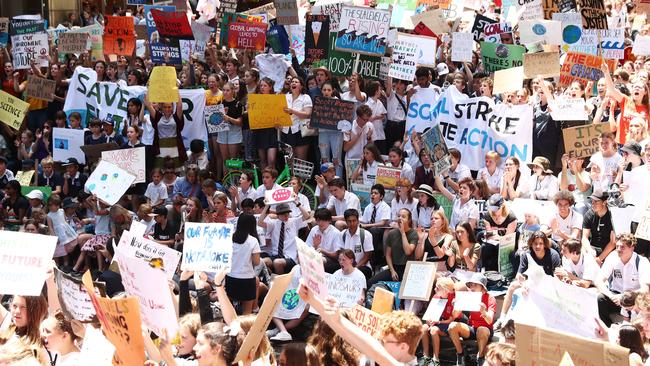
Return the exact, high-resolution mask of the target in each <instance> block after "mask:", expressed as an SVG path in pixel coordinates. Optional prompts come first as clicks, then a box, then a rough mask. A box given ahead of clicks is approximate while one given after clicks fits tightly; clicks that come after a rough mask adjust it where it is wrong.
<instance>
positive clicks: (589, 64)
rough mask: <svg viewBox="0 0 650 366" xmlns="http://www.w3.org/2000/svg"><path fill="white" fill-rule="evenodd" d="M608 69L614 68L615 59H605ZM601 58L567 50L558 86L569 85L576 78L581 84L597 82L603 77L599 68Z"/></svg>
mask: <svg viewBox="0 0 650 366" xmlns="http://www.w3.org/2000/svg"><path fill="white" fill-rule="evenodd" d="M605 61H606V62H607V65H608V66H609V69H610V70H614V69H615V68H616V62H617V61H616V60H605ZM602 62H603V58H602V57H598V56H595V55H589V54H586V53H578V52H568V53H567V54H566V57H565V58H564V63H563V64H562V68H561V69H560V86H569V85H571V83H572V82H574V81H576V80H578V81H580V82H582V85H586V83H587V82H589V81H593V82H598V80H599V79H600V78H602V77H603V72H602V71H601V70H600V66H601V65H602Z"/></svg>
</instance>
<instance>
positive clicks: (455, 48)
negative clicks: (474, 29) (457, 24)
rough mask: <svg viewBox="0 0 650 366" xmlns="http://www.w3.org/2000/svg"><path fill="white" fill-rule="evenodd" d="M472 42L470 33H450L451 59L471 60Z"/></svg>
mask: <svg viewBox="0 0 650 366" xmlns="http://www.w3.org/2000/svg"><path fill="white" fill-rule="evenodd" d="M473 43H474V41H473V39H472V34H471V33H464V32H463V33H461V32H454V33H453V34H452V35H451V45H452V47H451V61H453V62H471V61H472V55H473V53H472V46H473Z"/></svg>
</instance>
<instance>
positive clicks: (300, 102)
mask: <svg viewBox="0 0 650 366" xmlns="http://www.w3.org/2000/svg"><path fill="white" fill-rule="evenodd" d="M305 90H306V89H305V83H304V81H303V80H302V79H300V78H299V77H294V78H292V79H291V92H290V93H287V105H288V106H289V107H287V108H286V109H285V110H284V111H285V112H286V113H287V114H289V116H291V127H283V128H282V136H281V141H282V142H284V143H285V144H289V145H291V147H293V153H294V157H295V158H298V159H301V160H307V150H308V148H309V141H308V140H307V139H306V137H309V136H308V135H303V132H304V129H305V128H307V127H308V126H309V123H310V122H309V118H310V117H311V109H312V101H311V98H309V95H307V94H305V93H304V92H305Z"/></svg>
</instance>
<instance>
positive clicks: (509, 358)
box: [485, 343, 517, 366]
mask: <svg viewBox="0 0 650 366" xmlns="http://www.w3.org/2000/svg"><path fill="white" fill-rule="evenodd" d="M485 358H486V359H491V358H494V359H496V360H497V361H499V364H500V365H501V366H515V360H516V359H517V349H516V348H515V346H514V345H512V344H510V343H492V344H490V345H489V346H488V348H487V353H486V354H485Z"/></svg>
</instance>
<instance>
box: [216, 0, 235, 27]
mask: <svg viewBox="0 0 650 366" xmlns="http://www.w3.org/2000/svg"><path fill="white" fill-rule="evenodd" d="M220 3H221V6H217V8H216V13H215V16H214V20H215V22H216V26H217V29H221V25H222V21H223V15H224V13H235V12H236V11H237V0H220Z"/></svg>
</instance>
